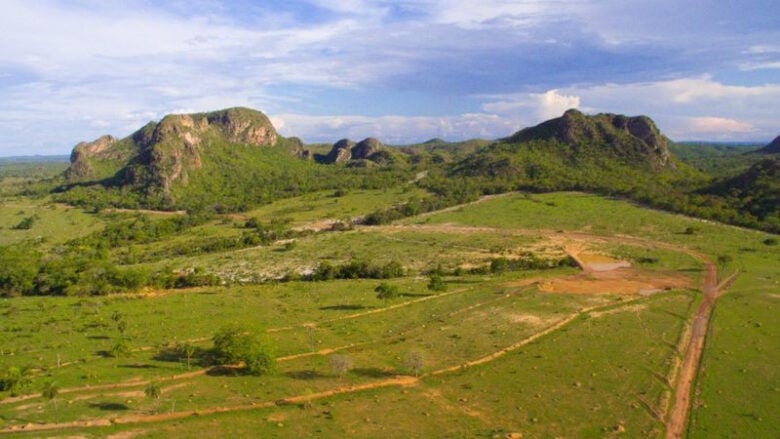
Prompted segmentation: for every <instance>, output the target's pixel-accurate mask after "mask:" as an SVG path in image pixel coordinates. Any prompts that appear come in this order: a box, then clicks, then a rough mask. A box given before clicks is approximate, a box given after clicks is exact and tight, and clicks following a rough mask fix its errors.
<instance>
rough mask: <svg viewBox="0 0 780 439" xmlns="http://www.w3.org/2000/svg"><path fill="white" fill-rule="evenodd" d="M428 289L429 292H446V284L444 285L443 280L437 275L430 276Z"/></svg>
mask: <svg viewBox="0 0 780 439" xmlns="http://www.w3.org/2000/svg"><path fill="white" fill-rule="evenodd" d="M428 289H429V290H431V291H446V290H447V284H445V283H444V279H442V277H441V276H440V275H438V274H432V275H431V278H430V280H429V281H428Z"/></svg>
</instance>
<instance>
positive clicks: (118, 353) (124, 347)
mask: <svg viewBox="0 0 780 439" xmlns="http://www.w3.org/2000/svg"><path fill="white" fill-rule="evenodd" d="M109 354H110V355H111V356H112V357H114V358H119V357H124V356H127V355H129V354H130V346H129V345H128V344H127V342H125V341H124V340H120V341H119V342H118V343H116V344H115V345H114V346H112V347H111V350H110V351H109Z"/></svg>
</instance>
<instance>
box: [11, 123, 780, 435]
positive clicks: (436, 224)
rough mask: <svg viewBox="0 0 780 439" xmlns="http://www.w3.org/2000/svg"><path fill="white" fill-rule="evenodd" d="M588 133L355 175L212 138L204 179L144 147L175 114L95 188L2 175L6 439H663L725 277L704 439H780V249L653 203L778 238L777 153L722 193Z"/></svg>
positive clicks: (702, 423)
mask: <svg viewBox="0 0 780 439" xmlns="http://www.w3.org/2000/svg"><path fill="white" fill-rule="evenodd" d="M239 113H241V112H239ZM201 116H203V117H206V118H207V119H208V117H211V116H208V115H201ZM239 116H241V117H243V116H242V115H241V114H239ZM580 116H581V115H577V114H570V115H569V116H568V117H569V118H570V119H572V121H570V124H569V125H566V124H564V125H560V121H559V122H555V123H552V124H547V125H544V126H542V127H540V128H538V129H537V130H531V131H522V132H520V133H518V134H517V135H515V136H512V137H510V138H507V139H502V140H500V141H498V142H493V143H490V142H472V143H468V144H464V145H450V144H446V143H443V142H441V141H434V142H427V143H426V144H422V145H415V146H412V147H408V148H401V149H399V150H393V151H392V153H388V154H380V155H378V156H376V157H374V159H376V161H372V160H371V159H370V158H371V157H373V154H370V155H369V158H368V159H360V160H358V161H354V163H352V164H349V163H347V164H335V165H325V164H319V163H316V160H315V161H307V160H302V159H301V158H299V157H298V153H299V152H301V151H300V150H301V148H303V145H301V144H300V142H297V141H295V140H293V139H281V138H279V139H277V141H276V143H275V144H274V146H270V145H266V146H263V147H257V146H256V147H254V148H252V147H250V146H251V145H250V144H249V143H246V142H244V141H241V142H238V141H236V139H237V137H235V136H239V137H240V136H242V135H246V133H244V134H242V133H233V134H230V132H229V131H225V130H226V129H227V128H225V127H227V126H228V125H229V124H228V125H225V127H222V125H220V124H219V123H217V122H214V123H213V124H212V122H209V126H210V127H211V128H209V130H206V131H204V133H205V134H203V133H201V134H199V135H203V137H201V138H200V139H201V143H200V144H198V146H197V148H195V149H196V150H197V152H198V157H199V160H200V161H201V163H200V166H196V165H195V160H194V158H193V157H194V156H193V157H191V158H189V159H187V160H190V161H186V160H185V161H183V162H181V163H182V166H183V167H182V170H183V171H186V175H187V184H186V185H185V184H184V182H183V180H176V179H173V178H171V175H172V174H170V173H169V171H170V170H171V169H173V168H172V167H171V166H173V165H172V164H171V163H169V162H165V163H158V164H156V165H155V166H158V168H154V167H151V168H147V167H145V166H142V165H148V164H149V163H144V162H143V161H142V159H143V157H142V156H141V155H140V153H139V152H138V151H136V150H134V149H132V148H134V147H135V146H138V144H137V143H133V142H140V143H143V142H146V141H148V140H149V139H148V138H146V137H144V136H146V135H148V134H149V132H151V131H154V130H155V129H158V128H159V127H158V125H156V124H152V125H150V126H148V127H145V128H144V129H142V130H141V131H140V132H139V133H136V134H137V136H136V137H135V138H134V139H135V140H133V138H131V139H130V140H132V142H131V141H130V140H119V141H117V142H124V143H121V144H120V145H119V146H120V147H121V148H125V149H122V150H121V151H117V152H116V154H115V156H114V158H112V159H110V160H114V161H113V162H110V160H109V161H106V162H105V163H102V162H101V160H102V159H99V158H95V157H94V156H93V157H91V158H89V157H88V160H90V161H89V163H88V165H89V168H84V169H83V170H84V171H85V172H86V171H89V172H92V173H93V174H92V175H93V177H89V178H86V177H84V178H82V177H78V176H75V175H70V176H68V177H67V178H68V179H67V180H63V179H64V178H66V177H57V178H53V179H51V180H45V179H49V178H51V175H46V176H42V178H44V180H33V179H24V178H23V179H20V180H13V179H12V180H5V181H4V182H3V185H4V186H3V192H1V193H0V194H1V196H2V198H0V201H1V203H0V295H2V298H0V316H2V317H1V318H0V431H2V432H11V431H14V432H15V434H21V435H31V436H35V437H48V436H51V437H62V436H84V437H89V436H112V435H118V436H119V435H126V436H131V435H137V434H139V431H151V430H149V426H151V425H153V427H154V433H153V434H155V435H163V436H177V437H178V436H182V437H188V436H197V435H202V433H203V431H216V432H218V433H219V434H220V435H224V436H235V437H247V436H264V437H265V436H268V437H273V436H286V437H293V436H308V435H311V434H312V432H315V433H316V435H318V436H323V437H343V436H344V434H349V435H354V436H359V437H377V436H382V437H385V436H387V437H443V436H446V437H464V436H468V437H483V436H484V437H517V434H520V433H522V434H523V435H524V436H528V437H559V436H560V437H605V436H614V435H620V434H625V435H627V436H631V437H634V436H636V437H660V436H663V435H664V433H665V421H666V418H667V417H668V414H669V413H670V410H671V405H672V403H671V398H672V396H673V393H674V392H673V391H674V387H675V385H676V383H677V377H678V370H679V369H678V365H679V363H680V361H681V358H682V356H683V354H684V352H685V350H686V346H687V345H686V334H689V329H688V328H689V326H690V324H691V322H693V321H694V318H695V315H696V311H697V309H698V308H699V306H700V304H702V303H703V302H702V300H703V295H702V292H701V291H700V290H701V285H702V281H703V280H704V279H705V278H707V272H708V268H707V267H708V265H707V264H708V263H710V262H711V263H712V264H714V266H715V268H716V269H717V274H718V276H719V281H720V282H724V283H723V285H727V287H725V288H724V289H723V290H722V291H721V293H722V294H721V295H720V296H719V297H718V298H717V302H716V307H715V308H714V313H713V315H712V318H711V322H710V326H709V332H708V336H707V339H706V346H705V349H704V351H703V359H702V362H703V363H702V365H703V367H702V368H701V369H700V371H699V373H698V374H697V377H696V383H695V389H694V392H693V393H692V395H693V401H692V404H691V406H690V426H689V429H688V436H689V437H711V436H713V435H715V436H717V435H719V434H726V435H730V436H740V435H750V436H751V437H771V436H772V435H773V434H774V433H775V432H776V431H777V429H778V424H777V421H776V419H775V418H776V416H774V413H773V409H774V408H775V407H776V406H777V404H776V399H777V398H776V388H775V387H776V386H775V385H774V384H773V383H776V382H777V381H778V372H777V368H776V364H777V358H776V357H777V356H776V352H777V349H776V340H777V335H778V333H777V322H776V320H777V319H775V318H773V317H774V315H775V314H776V304H775V302H776V300H777V296H778V295H780V289H778V284H777V282H778V273H777V266H778V264H779V263H780V259H778V255H777V251H776V250H777V242H778V239H777V237H776V236H775V235H773V234H771V233H766V232H762V231H757V230H748V229H740V228H735V227H728V226H725V225H722V224H719V223H717V222H711V221H701V220H700V219H695V218H690V217H686V216H682V215H675V214H671V213H667V212H663V211H658V210H650V209H646V208H644V207H643V205H645V204H650V205H654V206H662V207H665V208H668V209H670V210H675V211H682V212H688V213H691V212H692V213H695V214H696V215H698V216H703V217H709V218H721V219H725V220H727V221H729V222H732V223H741V224H749V225H751V226H752V227H755V228H764V229H767V230H771V229H772V227H774V226H773V224H774V223H773V218H774V217H773V215H775V213H774V212H775V210H773V209H776V205H777V204H779V203H774V206H773V203H772V200H774V198H772V197H774V196H776V194H777V192H778V188H777V187H776V185H774V183H773V181H775V180H776V179H774V180H773V178H772V177H773V176H774V174H773V172H774V167H773V166H774V165H773V164H772V160H773V159H772V157H771V156H770V157H768V158H767V157H762V158H765V159H767V160H758V159H757V160H755V161H754V162H751V163H749V164H747V163H745V166H744V167H742V165H739V166H737V165H734V167H733V168H731V170H730V171H728V173H726V172H725V171H724V173H723V174H720V175H721V178H720V179H718V180H713V179H712V178H711V176H709V175H706V174H705V173H704V172H709V171H708V170H707V169H709V168H706V167H701V168H699V170H694V169H692V168H690V167H688V166H686V165H685V164H684V163H682V162H680V161H678V160H676V159H675V157H674V156H672V155H668V156H665V155H664V154H663V148H661V149H659V150H658V151H656V152H652V153H648V152H647V151H644V148H645V147H646V146H648V145H649V144H647V143H639V142H637V141H635V140H634V139H631V138H629V137H628V136H627V135H626V133H625V132H624V131H623V128H620V127H622V126H623V125H626V126H628V125H629V124H633V123H639V124H648V122H647V121H646V120H644V119H642V118H639V119H637V120H635V121H633V122H631V121H630V120H629V119H628V118H627V119H623V118H620V117H617V116H615V115H600V116H598V117H596V118H595V119H594V120H591V119H588V118H586V117H585V116H582V117H580ZM196 119H197V118H196ZM174 122H176V120H168V121H166V122H165V123H166V124H167V123H174ZM160 124H161V125H164V124H162V122H161V123H160ZM604 124H608V126H607V125H604ZM193 126H195V125H193ZM598 127H601V128H603V129H601V128H599V129H596V128H598ZM646 127H647V128H648V129H651V128H652V127H651V126H650V125H646ZM179 128H181V127H179ZM626 129H627V128H626ZM220 130H222V131H220ZM651 131H652V130H651ZM629 134H630V133H629ZM655 134H658V133H655ZM193 135H194V134H193ZM231 136H233V137H231ZM566 136H570V137H571V139H569V140H570V141H564V140H566V139H565V137H566ZM572 136H573V137H572ZM144 139H146V140H144ZM239 140H240V139H239ZM656 140H657V141H658V142H661V140H658V139H656ZM140 143H139V144H140ZM174 144H175V142H172V141H169V142H168V143H164V144H161V145H160V148H163V149H161V150H160V151H162V152H165V151H168V152H170V151H172V149H170V148H173V147H174V146H175V145H174ZM605 144H607V145H611V147H612V148H613V149H614V151H611V152H610V151H604V150H603V149H604V148H603V145H605ZM147 146H148V145H147ZM657 146H659V148H660V147H661V146H662V144H661V143H658V144H657ZM676 147H677V146H674V145H673V146H672V149H674V148H676ZM165 148H169V149H165ZM385 148H387V147H385ZM329 149H330V146H328V145H324V146H318V147H317V149H313V150H312V151H314V153H315V158H316V157H317V155H316V154H325V153H327V151H328V150H329ZM134 151H135V152H134ZM659 151H660V152H659ZM729 154H731V152H729ZM735 154H736V153H735ZM182 157H183V156H182ZM740 157H741V156H740ZM147 158H148V157H147ZM179 158H181V157H179ZM120 159H121V160H120ZM644 159H647V161H642V160H644ZM106 160H108V159H106ZM723 160H726V159H723ZM751 160H752V159H751ZM368 162H371V163H368ZM85 163H86V162H85ZM128 163H129V166H130V167H128ZM724 163H725V161H724ZM166 166H167V167H166ZM244 166H247V167H246V168H245V167H244ZM250 166H251V167H257V169H258V171H257V172H256V173H255V174H252V173H251V172H250V173H249V174H247V175H250V177H247V178H246V179H245V180H242V178H244V177H243V176H242V175H236V176H235V179H234V178H233V176H231V175H230V174H231V172H235V173H236V174H241V173H242V172H245V171H246V172H249V171H248V169H249V167H250ZM359 166H364V167H359ZM163 168H164V169H163ZM705 168H706V169H705ZM738 168H739V169H738ZM0 169H1V168H0ZM123 169H124V170H123ZM231 169H232V170H234V171H231ZM702 169H703V170H702ZM723 169H724V170H725V169H726V167H725V165H724V168H723ZM235 170H240V171H241V172H238V171H235ZM120 171H121V172H120ZM131 171H132V172H131ZM152 171H154V172H152ZM133 172H135V174H133ZM147 172H148V173H147ZM252 172H255V171H252ZM94 176H102V177H101V179H100V180H99V181H98V180H90V178H95V177H94ZM159 176H164V177H165V176H167V177H166V178H168V180H165V181H167V183H168V186H167V189H168V191H167V192H166V190H165V185H164V184H163V183H165V181H163V180H160V179H158V177H159ZM58 178H59V180H58ZM251 179H254V180H252V181H254V182H255V183H254V184H255V185H256V187H251V188H248V189H247V188H244V190H242V189H241V188H242V187H243V186H244V185H247V184H249V182H250V180H251ZM142 183H143V184H142ZM55 186H59V190H60V192H57V193H56V194H54V195H51V194H49V190H50V189H51V188H53V187H55ZM36 188H37V189H36ZM47 188H48V189H47ZM147 189H148V190H147ZM517 189H528V190H529V191H523V192H513V191H515V190H517ZM558 189H567V190H569V189H580V190H587V191H588V192H589V193H581V192H576V193H572V192H553V193H541V192H547V191H552V190H558ZM507 192H509V193H507ZM593 192H596V194H594V193H593ZM501 193H506V195H503V196H494V197H482V195H486V194H491V195H492V194H501ZM215 194H224V197H223V198H221V197H220V196H217V195H215ZM604 194H607V195H613V196H615V195H617V196H618V197H605V196H604ZM55 200H69V201H71V202H73V203H78V205H79V206H83V207H84V208H85V209H82V208H74V207H72V206H66V205H63V204H60V203H56V202H55ZM637 201H639V203H637ZM120 206H126V207H132V208H133V209H131V211H125V210H122V209H117V208H118V207H120ZM734 206H736V207H734ZM137 207H146V208H150V207H151V208H155V209H166V210H165V211H160V210H139V209H136V208H137ZM172 209H183V210H181V211H171V210H172ZM738 209H741V210H738ZM243 210H245V211H243ZM239 211H243V212H239ZM27 218H32V220H31V221H30V226H31V227H30V228H26V229H25V228H18V227H16V226H17V225H19V224H21V223H22V222H24V221H25V220H26V219H27ZM572 256H576V257H577V258H578V260H580V261H583V260H587V261H591V263H596V264H598V263H601V264H606V265H609V264H612V263H615V262H617V263H619V265H621V266H623V265H626V263H629V264H630V267H624V268H621V269H619V270H612V271H606V272H600V271H598V270H592V271H590V272H588V273H582V272H581V269H580V268H579V267H577V265H576V264H575V259H574V258H573V257H572ZM594 261H595V262H594ZM586 263H587V262H586ZM732 276H736V277H732ZM379 301H383V302H384V304H382V303H380V302H379ZM390 301H392V304H391V306H387V305H389V304H390ZM382 305H384V306H382ZM564 353H565V355H564ZM54 383H57V384H54ZM163 395H164V401H167V402H170V404H171V407H170V412H169V411H168V410H167V407H166V410H165V411H164V412H161V411H160V410H159V407H160V403H161V401H163ZM47 401H49V402H51V403H52V405H53V407H54V410H53V411H52V410H44V409H43V407H44V403H45V402H47ZM152 403H153V404H154V409H153V410H150V408H151V405H152ZM301 407H302V408H306V410H300V408H301ZM377 407H381V408H382V409H381V410H377ZM151 422H153V423H154V424H149V423H151ZM345 432H347V433H345ZM143 434H147V433H143Z"/></svg>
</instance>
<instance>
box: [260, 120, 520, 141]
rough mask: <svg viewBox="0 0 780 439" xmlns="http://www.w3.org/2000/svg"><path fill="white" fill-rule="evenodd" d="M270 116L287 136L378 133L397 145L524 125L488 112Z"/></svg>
mask: <svg viewBox="0 0 780 439" xmlns="http://www.w3.org/2000/svg"><path fill="white" fill-rule="evenodd" d="M271 120H272V122H273V123H274V126H276V128H277V130H278V131H279V132H280V133H281V134H283V135H285V136H298V137H300V138H302V139H303V140H304V141H305V142H326V143H333V142H335V141H337V140H338V139H341V138H345V137H346V138H350V139H353V140H361V139H363V138H366V137H376V138H378V139H380V140H381V141H382V142H384V143H388V144H396V145H402V144H410V143H417V142H424V141H426V140H429V139H431V138H434V137H438V138H443V139H445V140H464V139H470V138H484V139H495V138H498V137H502V136H507V135H510V134H511V133H513V132H515V131H517V130H518V129H519V128H521V124H520V123H519V121H518V120H516V119H510V118H505V117H499V116H497V115H493V114H485V113H467V114H461V115H458V116H450V117H423V116H381V117H368V116H355V115H334V116H311V115H304V114H281V115H275V116H273V117H272V118H271Z"/></svg>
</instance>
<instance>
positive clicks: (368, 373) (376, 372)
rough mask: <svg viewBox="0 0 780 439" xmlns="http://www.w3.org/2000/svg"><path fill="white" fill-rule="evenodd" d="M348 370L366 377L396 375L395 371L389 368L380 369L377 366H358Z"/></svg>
mask: <svg viewBox="0 0 780 439" xmlns="http://www.w3.org/2000/svg"><path fill="white" fill-rule="evenodd" d="M350 372H352V373H353V374H355V375H357V376H361V377H366V378H388V377H392V376H395V375H396V373H395V372H393V371H391V370H387V369H380V368H378V367H358V368H356V369H352V370H351V371H350Z"/></svg>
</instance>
